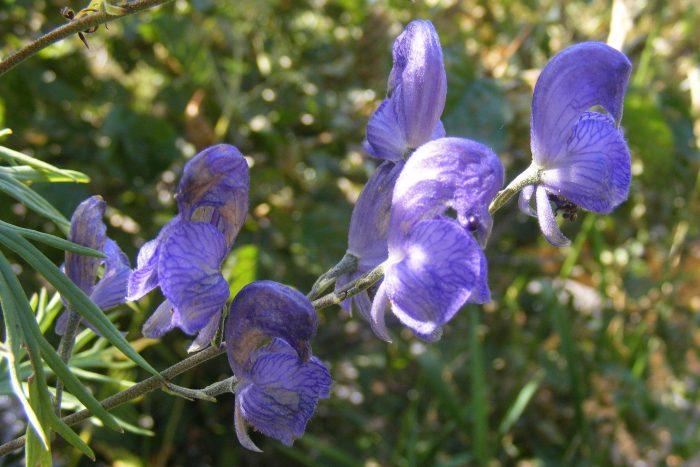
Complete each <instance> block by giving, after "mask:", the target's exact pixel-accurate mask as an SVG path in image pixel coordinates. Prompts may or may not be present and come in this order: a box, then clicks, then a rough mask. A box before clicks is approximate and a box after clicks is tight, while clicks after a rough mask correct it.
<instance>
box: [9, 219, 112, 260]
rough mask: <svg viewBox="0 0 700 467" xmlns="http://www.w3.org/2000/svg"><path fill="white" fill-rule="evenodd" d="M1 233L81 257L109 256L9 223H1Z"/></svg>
mask: <svg viewBox="0 0 700 467" xmlns="http://www.w3.org/2000/svg"><path fill="white" fill-rule="evenodd" d="M0 232H12V233H16V234H18V235H21V236H22V237H24V238H28V239H30V240H36V241H37V242H41V243H43V244H45V245H48V246H52V247H54V248H57V249H59V250H64V251H70V252H72V253H77V254H79V255H85V256H92V257H94V258H106V257H107V256H106V255H105V254H104V253H102V252H101V251H97V250H93V249H92V248H88V247H86V246H82V245H78V244H77V243H73V242H71V241H70V240H65V239H63V238H61V237H57V236H55V235H51V234H47V233H44V232H39V231H37V230H31V229H25V228H24V227H17V226H16V225H12V224H8V223H7V222H3V221H0Z"/></svg>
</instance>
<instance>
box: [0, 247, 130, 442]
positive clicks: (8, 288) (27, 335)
mask: <svg viewBox="0 0 700 467" xmlns="http://www.w3.org/2000/svg"><path fill="white" fill-rule="evenodd" d="M18 238H20V237H18ZM0 240H2V239H1V238H0ZM47 261H48V260H47ZM0 276H1V277H2V279H3V281H2V289H0V292H3V293H2V296H3V300H7V301H12V302H13V303H11V305H12V306H13V309H14V310H15V311H16V312H15V313H8V314H7V315H8V316H12V317H13V318H12V319H13V320H14V319H15V317H16V322H17V323H18V324H19V325H20V328H21V330H22V332H23V335H24V341H25V343H26V344H27V348H28V352H29V354H30V356H31V355H39V354H41V355H42V356H43V357H44V360H45V361H46V363H47V364H48V365H49V366H50V367H51V368H52V369H53V371H54V373H56V375H57V376H58V377H59V378H61V380H62V381H63V383H64V384H65V386H66V388H68V390H69V391H71V392H72V393H73V394H74V395H75V396H76V397H77V398H78V399H80V401H81V402H82V403H83V404H84V405H85V407H87V408H88V409H90V411H91V412H92V413H93V414H94V415H95V416H96V417H98V418H100V419H101V420H102V421H103V422H104V423H105V425H106V426H108V427H110V428H112V429H114V430H117V431H120V430H121V429H120V428H119V425H117V422H116V421H115V420H114V418H113V417H112V415H111V414H110V413H109V412H107V411H106V410H105V409H104V407H102V405H101V404H100V402H99V401H98V400H97V399H95V398H94V397H93V396H92V394H90V393H89V392H88V390H87V389H86V388H85V386H83V385H82V383H81V382H80V381H78V378H76V377H75V375H73V373H71V372H70V370H69V369H68V367H67V366H66V365H65V363H63V360H61V357H59V355H58V354H57V353H56V351H55V350H54V348H53V347H52V346H51V344H49V343H48V342H47V340H46V339H45V338H44V336H43V335H42V334H41V330H40V329H39V325H38V324H37V322H36V321H35V320H34V314H33V313H32V310H31V308H29V302H28V301H27V297H26V295H25V294H24V290H23V289H22V286H21V285H20V283H19V281H18V280H17V277H16V276H15V274H14V272H13V271H12V267H11V266H10V263H9V262H8V261H7V258H5V255H3V254H2V252H0ZM8 298H9V299H8ZM20 307H21V308H20ZM35 367H39V365H38V364H37V365H35ZM20 389H21V388H20ZM30 421H31V420H30Z"/></svg>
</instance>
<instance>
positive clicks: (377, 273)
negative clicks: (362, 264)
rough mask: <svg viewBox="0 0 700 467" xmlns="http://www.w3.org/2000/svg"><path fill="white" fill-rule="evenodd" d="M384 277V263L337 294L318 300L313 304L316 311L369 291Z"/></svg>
mask: <svg viewBox="0 0 700 467" xmlns="http://www.w3.org/2000/svg"><path fill="white" fill-rule="evenodd" d="M383 276H384V263H382V264H380V265H379V266H377V267H376V268H374V269H372V270H371V271H369V272H367V273H366V274H364V275H363V276H361V277H359V278H357V279H356V280H354V281H352V282H350V283H349V284H347V285H345V286H344V287H342V288H340V289H338V290H336V291H335V292H331V293H329V294H328V295H324V296H323V297H321V298H319V299H318V300H314V301H313V302H312V304H313V306H314V308H315V309H316V310H320V309H322V308H327V307H329V306H331V305H337V304H338V303H340V302H342V301H343V300H345V299H346V298H350V297H352V296H353V295H357V294H358V293H360V292H362V291H363V290H367V289H369V288H370V287H371V286H372V285H374V284H375V283H376V282H377V281H378V280H379V279H381V278H382V277H383Z"/></svg>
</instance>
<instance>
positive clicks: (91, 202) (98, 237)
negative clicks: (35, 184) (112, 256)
mask: <svg viewBox="0 0 700 467" xmlns="http://www.w3.org/2000/svg"><path fill="white" fill-rule="evenodd" d="M105 208H106V203H105V202H104V200H103V199H102V197H101V196H92V197H91V198H88V199H86V200H85V201H83V202H82V203H80V204H79V205H78V207H77V208H76V209H75V212H74V213H73V217H72V218H71V226H70V233H69V234H68V239H69V240H70V241H72V242H74V243H77V244H78V245H82V246H86V247H89V248H92V249H95V250H98V251H102V249H103V248H104V244H105V239H106V238H107V237H106V232H107V227H105V225H104V223H103V222H102V217H103V216H104V214H105ZM99 264H100V259H99V258H94V257H91V256H85V255H79V254H76V253H71V252H69V251H67V252H66V263H65V273H66V275H67V276H68V277H69V278H70V279H71V280H72V281H73V282H74V283H75V285H77V286H78V287H80V289H81V290H82V291H83V292H85V293H87V294H90V293H91V292H92V288H93V287H94V285H95V279H96V278H97V267H98V266H99Z"/></svg>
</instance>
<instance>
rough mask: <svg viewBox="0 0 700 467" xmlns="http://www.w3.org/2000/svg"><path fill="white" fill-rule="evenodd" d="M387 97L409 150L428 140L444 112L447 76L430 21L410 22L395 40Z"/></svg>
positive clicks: (438, 39)
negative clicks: (392, 105) (393, 104)
mask: <svg viewBox="0 0 700 467" xmlns="http://www.w3.org/2000/svg"><path fill="white" fill-rule="evenodd" d="M393 57H394V65H393V67H392V69H391V73H390V75H389V85H388V86H389V96H390V98H391V99H395V100H396V101H397V103H398V107H397V110H398V114H397V115H398V117H399V125H400V127H401V128H402V129H403V133H404V135H406V144H407V146H408V148H410V149H415V148H417V147H419V146H420V145H421V144H423V143H425V142H427V141H429V140H430V137H431V135H432V134H433V132H434V131H435V127H436V126H437V125H438V123H439V121H440V115H442V111H443V110H444V108H445V97H446V95H447V76H446V74H445V66H444V64H443V59H442V47H441V46H440V38H439V37H438V34H437V32H436V31H435V27H433V24H432V23H431V22H430V21H425V20H419V21H412V22H410V23H409V24H408V25H407V26H406V29H404V31H403V32H402V33H401V34H400V35H399V37H397V38H396V41H395V42H394V48H393Z"/></svg>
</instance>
